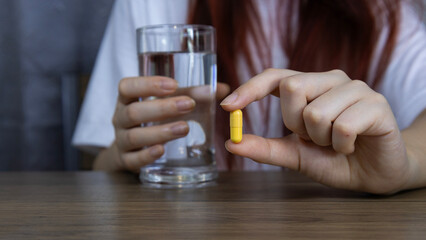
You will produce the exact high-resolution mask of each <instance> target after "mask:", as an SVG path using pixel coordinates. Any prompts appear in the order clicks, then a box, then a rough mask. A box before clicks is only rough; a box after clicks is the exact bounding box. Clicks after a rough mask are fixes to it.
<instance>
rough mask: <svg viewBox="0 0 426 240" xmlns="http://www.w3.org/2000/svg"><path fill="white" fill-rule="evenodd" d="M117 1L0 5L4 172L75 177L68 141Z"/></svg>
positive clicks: (10, 0) (0, 157) (32, 0)
mask: <svg viewBox="0 0 426 240" xmlns="http://www.w3.org/2000/svg"><path fill="white" fill-rule="evenodd" d="M112 4H113V0H0V171H5V170H15V171H16V170H17V171H19V170H76V169H77V168H78V166H79V159H78V154H77V151H76V150H75V149H73V148H72V147H71V146H70V139H71V135H72V131H73V129H74V124H75V120H76V117H77V115H78V107H79V94H80V91H81V89H80V88H81V84H80V82H81V81H80V79H81V77H82V76H87V75H89V74H90V72H91V70H92V67H93V64H94V61H95V57H96V53H97V51H98V48H99V45H100V42H101V39H102V35H103V32H104V30H105V26H106V23H107V21H108V16H109V13H110V10H111V7H112Z"/></svg>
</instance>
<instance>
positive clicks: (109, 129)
mask: <svg viewBox="0 0 426 240" xmlns="http://www.w3.org/2000/svg"><path fill="white" fill-rule="evenodd" d="M187 8H188V0H174V1H167V0H146V1H138V0H126V1H122V0H120V1H116V2H115V4H114V7H113V9H112V12H111V16H110V19H109V22H108V25H107V28H106V31H105V34H104V37H103V40H102V43H101V47H100V50H99V53H98V56H97V59H96V64H95V67H94V70H93V72H92V76H91V79H90V83H89V85H88V88H87V91H86V94H85V99H84V102H83V104H82V108H81V111H80V115H79V119H78V121H77V125H76V129H75V131H74V136H73V141H72V142H73V145H74V146H77V147H79V148H82V149H86V150H89V151H90V150H91V149H94V148H93V147H107V146H109V145H110V144H111V143H112V142H113V140H114V128H113V125H112V117H113V114H114V110H115V105H116V101H117V97H118V84H119V82H120V80H121V79H122V78H124V77H132V76H138V73H139V71H138V59H137V47H136V29H137V28H139V27H142V26H145V25H151V24H165V23H173V24H175V23H185V20H186V14H187Z"/></svg>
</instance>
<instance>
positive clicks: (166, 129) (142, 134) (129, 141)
mask: <svg viewBox="0 0 426 240" xmlns="http://www.w3.org/2000/svg"><path fill="white" fill-rule="evenodd" d="M188 132H189V126H188V124H187V123H186V122H185V121H179V122H174V123H169V124H164V125H155V126H151V127H143V128H142V127H137V128H131V129H120V130H117V131H116V138H117V146H118V148H119V150H120V151H122V152H125V151H131V150H135V149H140V148H142V147H144V146H150V145H154V144H159V143H165V142H167V141H170V140H173V139H177V138H181V137H184V136H186V135H187V134H188Z"/></svg>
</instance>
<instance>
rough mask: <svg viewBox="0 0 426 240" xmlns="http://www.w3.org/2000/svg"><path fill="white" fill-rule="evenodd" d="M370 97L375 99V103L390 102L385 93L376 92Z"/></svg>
mask: <svg viewBox="0 0 426 240" xmlns="http://www.w3.org/2000/svg"><path fill="white" fill-rule="evenodd" d="M370 98H371V100H372V101H373V103H378V104H387V103H388V101H387V99H386V97H385V96H384V95H383V94H380V93H378V92H375V93H374V94H372V96H371V97H370Z"/></svg>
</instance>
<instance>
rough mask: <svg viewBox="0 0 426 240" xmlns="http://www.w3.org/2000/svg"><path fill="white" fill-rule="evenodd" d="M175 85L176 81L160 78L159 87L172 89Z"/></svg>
mask: <svg viewBox="0 0 426 240" xmlns="http://www.w3.org/2000/svg"><path fill="white" fill-rule="evenodd" d="M176 85H177V84H176V81H173V80H171V79H162V80H161V88H162V89H164V90H174V89H175V88H176V87H177V86H176Z"/></svg>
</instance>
